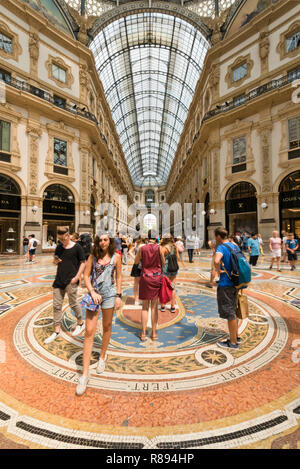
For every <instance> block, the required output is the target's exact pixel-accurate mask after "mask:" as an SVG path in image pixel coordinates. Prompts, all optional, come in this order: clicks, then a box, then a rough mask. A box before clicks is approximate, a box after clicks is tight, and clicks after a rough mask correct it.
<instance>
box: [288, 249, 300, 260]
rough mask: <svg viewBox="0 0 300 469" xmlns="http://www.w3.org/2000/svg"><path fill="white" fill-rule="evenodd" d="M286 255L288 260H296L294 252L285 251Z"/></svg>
mask: <svg viewBox="0 0 300 469" xmlns="http://www.w3.org/2000/svg"><path fill="white" fill-rule="evenodd" d="M287 255H288V260H289V261H296V260H297V259H298V257H297V253H296V252H290V251H287Z"/></svg>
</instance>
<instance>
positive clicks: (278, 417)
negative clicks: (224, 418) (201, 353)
mask: <svg viewBox="0 0 300 469" xmlns="http://www.w3.org/2000/svg"><path fill="white" fill-rule="evenodd" d="M297 419H300V398H298V399H296V400H295V401H293V402H291V403H290V404H288V405H286V406H285V408H284V410H276V411H274V412H271V413H269V414H266V415H263V416H261V417H258V418H256V419H251V420H248V421H245V422H243V423H239V424H237V425H232V426H228V427H225V428H219V429H217V430H210V431H204V432H199V433H190V434H183V435H163V436H158V437H155V438H152V439H151V440H150V439H148V438H147V437H145V436H129V435H128V436H124V435H123V436H119V435H112V434H106V433H95V432H86V431H81V430H80V431H78V430H71V429H68V428H64V427H61V426H58V425H53V424H50V423H46V422H43V421H41V420H38V419H34V418H32V417H28V416H25V415H19V414H18V413H17V412H16V411H15V410H13V409H11V408H9V407H8V406H5V405H4V404H2V403H0V428H1V427H6V426H7V433H10V434H12V435H14V436H16V437H18V438H20V439H22V440H23V441H24V442H25V443H26V442H27V443H29V444H30V443H35V444H39V445H42V446H44V447H47V448H53V449H54V448H55V449H59V448H61V449H80V448H81V449H83V448H102V449H200V448H203V449H205V448H207V449H221V448H228V449H229V448H237V447H240V446H244V445H249V444H253V443H255V442H258V441H261V440H264V439H266V438H269V437H270V436H273V435H278V434H280V433H282V432H283V431H286V430H289V429H290V428H292V427H295V426H297V425H298V421H297Z"/></svg>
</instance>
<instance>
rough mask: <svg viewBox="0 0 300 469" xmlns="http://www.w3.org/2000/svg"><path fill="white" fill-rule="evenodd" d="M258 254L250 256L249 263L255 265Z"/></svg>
mask: <svg viewBox="0 0 300 469" xmlns="http://www.w3.org/2000/svg"><path fill="white" fill-rule="evenodd" d="M258 257H259V256H250V265H253V266H254V265H256V264H257V259H258Z"/></svg>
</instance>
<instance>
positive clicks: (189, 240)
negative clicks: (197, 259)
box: [185, 235, 196, 264]
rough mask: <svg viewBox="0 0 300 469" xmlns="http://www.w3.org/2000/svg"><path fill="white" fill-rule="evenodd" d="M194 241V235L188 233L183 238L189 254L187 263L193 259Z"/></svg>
mask: <svg viewBox="0 0 300 469" xmlns="http://www.w3.org/2000/svg"><path fill="white" fill-rule="evenodd" d="M195 242H196V237H195V236H194V235H188V236H187V237H186V240H185V247H186V249H187V251H188V255H189V263H190V264H191V263H192V262H194V261H193V255H194V249H195Z"/></svg>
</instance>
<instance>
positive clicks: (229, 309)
mask: <svg viewBox="0 0 300 469" xmlns="http://www.w3.org/2000/svg"><path fill="white" fill-rule="evenodd" d="M236 295H237V290H236V288H235V287H218V288H217V301H218V311H219V315H220V318H222V319H227V321H232V320H233V319H235V318H236Z"/></svg>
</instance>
